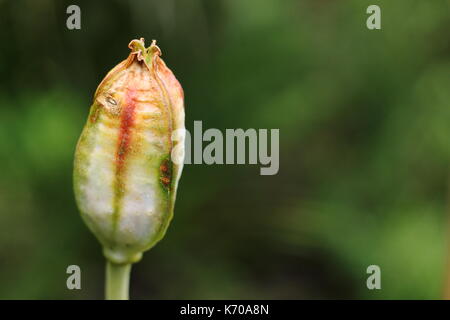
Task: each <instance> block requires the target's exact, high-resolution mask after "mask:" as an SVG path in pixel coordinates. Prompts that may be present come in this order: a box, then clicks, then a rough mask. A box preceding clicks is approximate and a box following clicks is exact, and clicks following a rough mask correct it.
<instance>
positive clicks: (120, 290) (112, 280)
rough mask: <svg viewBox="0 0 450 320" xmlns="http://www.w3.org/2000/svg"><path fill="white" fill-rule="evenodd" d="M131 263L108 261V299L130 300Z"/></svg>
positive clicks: (106, 292) (106, 293)
mask: <svg viewBox="0 0 450 320" xmlns="http://www.w3.org/2000/svg"><path fill="white" fill-rule="evenodd" d="M130 271H131V264H130V263H128V264H116V263H112V262H110V261H107V262H106V286H105V295H106V300H128V288H129V286H130Z"/></svg>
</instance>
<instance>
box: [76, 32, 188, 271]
mask: <svg viewBox="0 0 450 320" xmlns="http://www.w3.org/2000/svg"><path fill="white" fill-rule="evenodd" d="M128 46H129V48H130V49H131V53H130V55H129V56H128V58H127V59H126V60H124V61H122V62H121V63H120V64H118V65H117V66H116V67H114V68H113V69H112V70H111V71H110V72H109V73H108V74H107V75H106V77H105V78H104V79H103V81H102V82H101V83H100V85H99V86H98V88H97V91H96V92H95V95H94V101H93V104H92V106H91V110H90V114H89V117H88V120H87V122H86V125H85V127H84V129H83V132H82V134H81V137H80V139H79V141H78V144H77V148H76V152H75V161H74V190H75V198H76V202H77V205H78V208H79V210H80V212H81V216H82V218H83V220H84V221H85V223H86V224H87V226H88V227H89V229H90V230H91V231H92V232H93V233H94V234H95V236H96V237H97V238H98V240H99V241H100V243H101V244H102V246H103V253H104V255H105V256H106V258H107V259H108V260H109V261H111V262H113V263H117V264H122V263H132V262H137V261H139V260H140V258H141V257H142V252H144V251H146V250H148V249H150V248H151V247H152V246H153V245H155V243H156V242H158V241H159V240H160V239H161V238H162V237H163V236H164V234H165V231H166V229H167V227H168V225H169V222H170V220H171V219H172V215H173V208H174V202H175V196H176V191H177V185H178V180H179V178H180V175H181V171H182V165H183V156H184V105H183V99H184V96H183V89H182V88H181V86H180V84H179V83H178V81H177V79H176V78H175V76H174V75H173V73H172V72H171V71H170V69H169V68H167V67H166V65H165V63H164V61H163V60H162V59H161V58H160V55H161V50H160V49H159V48H158V46H157V45H156V42H155V41H154V40H153V42H152V44H151V45H150V47H148V48H145V44H144V39H142V38H141V39H140V40H133V41H131V42H130V44H129V45H128ZM174 132H175V133H178V136H177V135H174V134H173V133H174Z"/></svg>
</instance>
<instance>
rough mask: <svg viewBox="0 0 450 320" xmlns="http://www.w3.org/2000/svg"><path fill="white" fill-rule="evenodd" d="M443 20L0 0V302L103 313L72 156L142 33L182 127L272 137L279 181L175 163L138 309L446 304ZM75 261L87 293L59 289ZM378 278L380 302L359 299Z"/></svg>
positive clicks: (397, 11) (399, 10) (392, 13)
mask: <svg viewBox="0 0 450 320" xmlns="http://www.w3.org/2000/svg"><path fill="white" fill-rule="evenodd" d="M70 4H77V5H79V6H80V8H81V27H82V28H81V30H68V29H67V28H66V19H67V17H68V14H66V8H67V6H68V5H70ZM370 4H378V5H379V6H380V7H381V10H382V13H381V18H382V29H381V30H379V31H370V30H368V29H367V28H366V19H367V17H368V14H366V8H367V7H368V6H369V5H370ZM449 17H450V15H449V2H448V1H446V0H433V1H423V0H397V1H387V0H386V1H378V0H373V1H372V0H371V1H366V0H345V1H332V0H321V1H318V0H309V1H305V0H303V1H292V0H291V1H287V0H286V1H277V0H267V1H257V0H222V1H219V0H217V1H206V0H205V1H199V0H189V1H188V0H180V1H178V0H177V1H174V0H165V1H144V0H141V1H118V0H116V1H56V0H53V1H52V0H41V1H31V0H28V1H23V0H20V1H4V0H3V1H1V0H0V48H1V49H0V60H1V62H0V168H1V176H0V228H1V232H0V298H2V299H36V298H41V299H101V298H103V283H104V282H103V277H104V259H103V257H102V255H101V249H100V246H99V244H98V242H97V240H96V239H95V238H94V236H93V235H91V234H90V232H89V231H88V229H87V228H86V227H85V225H84V224H83V223H82V221H81V219H80V217H79V214H78V211H77V209H76V206H75V202H74V197H73V191H72V161H73V153H74V148H75V144H76V141H77V139H78V136H79V134H80V132H81V129H82V127H83V125H84V121H85V119H86V118H87V115H88V110H89V107H90V104H91V101H92V96H93V94H94V91H95V89H96V86H97V85H98V83H99V82H100V81H101V79H102V78H103V77H104V75H105V74H106V73H107V71H108V70H110V69H111V68H112V67H113V66H115V65H116V64H117V63H119V62H120V61H121V60H123V59H125V58H126V57H127V55H128V53H129V49H128V48H127V44H128V42H129V41H130V40H131V39H134V38H139V37H144V38H145V39H146V40H147V43H149V41H150V40H151V39H157V40H158V44H159V46H160V47H161V49H162V51H163V59H164V60H165V62H166V63H167V65H168V66H169V67H170V68H171V69H172V70H173V71H174V73H175V75H176V76H177V78H178V79H179V80H180V82H181V84H182V85H183V87H184V90H185V97H186V126H187V128H188V129H189V130H190V131H191V130H192V127H193V121H194V120H202V121H203V127H204V129H206V128H220V129H225V128H245V129H246V128H279V129H280V170H279V173H278V174H277V175H275V176H260V175H259V165H257V166H255V165H253V166H250V165H249V166H242V165H241V166H239V165H213V166H207V165H187V166H185V169H184V174H183V176H182V179H181V183H180V189H179V195H178V200H177V205H176V208H175V218H174V220H173V223H172V225H171V226H170V228H169V230H168V232H167V234H166V237H165V239H164V240H163V241H161V242H160V243H159V244H158V245H157V246H156V247H155V248H154V249H152V250H151V251H149V252H147V253H146V254H145V255H144V259H143V260H142V261H141V262H140V263H138V264H136V265H135V266H134V267H133V271H132V279H131V293H130V294H131V298H134V299H177V298H183V299H184V298H186V299H197V298H201V299H213V298H215V299H222V298H233V299H234V298H236V299H240V298H245V299H260V298H261V299H269V298H271V299H319V298H325V299H334V298H342V299H350V298H363V299H380V298H387V299H396V298H402V299H409V298H414V299H421V298H425V299H432V298H441V297H442V292H443V287H444V282H445V281H444V279H445V269H446V259H447V253H446V251H447V250H446V247H447V245H446V241H447V240H446V233H447V231H446V230H447V228H448V226H447V214H446V211H447V200H448V197H447V194H448V181H449V179H448V178H449V167H448V164H449V158H450V143H449V137H450V126H449V120H450V108H449V107H450V106H449V101H450V90H449V89H450V77H449V76H450V47H449V43H450V41H449V35H448V31H449V27H450V22H449ZM71 264H76V265H79V266H80V267H81V274H82V289H81V290H73V291H70V290H68V289H67V288H66V279H67V277H68V275H67V274H66V268H67V266H68V265H71ZM372 264H376V265H379V266H380V267H381V271H382V277H381V281H382V289H381V290H372V291H370V290H368V289H367V288H366V279H367V277H368V275H367V274H366V268H367V266H369V265H372Z"/></svg>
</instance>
